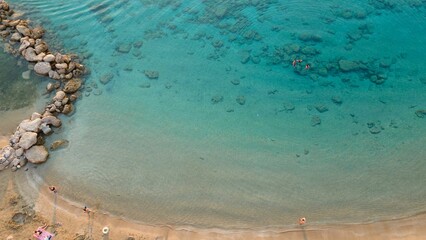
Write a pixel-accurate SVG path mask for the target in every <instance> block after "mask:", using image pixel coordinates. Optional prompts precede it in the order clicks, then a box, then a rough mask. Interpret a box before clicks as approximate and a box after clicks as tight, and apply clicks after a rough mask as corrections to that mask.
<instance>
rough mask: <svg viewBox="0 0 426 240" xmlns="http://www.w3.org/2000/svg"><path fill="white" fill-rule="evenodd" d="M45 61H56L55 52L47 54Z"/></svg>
mask: <svg viewBox="0 0 426 240" xmlns="http://www.w3.org/2000/svg"><path fill="white" fill-rule="evenodd" d="M43 61H45V62H53V61H55V56H54V55H53V54H47V55H46V56H44V58H43Z"/></svg>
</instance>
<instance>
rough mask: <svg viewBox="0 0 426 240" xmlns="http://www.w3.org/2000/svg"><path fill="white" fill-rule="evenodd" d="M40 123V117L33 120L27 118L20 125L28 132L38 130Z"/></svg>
mask: <svg viewBox="0 0 426 240" xmlns="http://www.w3.org/2000/svg"><path fill="white" fill-rule="evenodd" d="M40 124H41V119H40V118H37V119H34V120H32V121H31V120H28V119H25V120H23V121H22V122H21V123H20V124H19V127H20V128H21V129H23V130H25V131H26V132H37V131H38V128H39V127H40Z"/></svg>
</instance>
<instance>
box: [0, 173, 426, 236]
mask: <svg viewBox="0 0 426 240" xmlns="http://www.w3.org/2000/svg"><path fill="white" fill-rule="evenodd" d="M15 174H20V173H12V172H10V171H8V170H6V171H3V172H1V173H0V180H1V181H2V183H4V184H2V186H4V189H0V197H1V199H2V200H1V203H0V204H1V205H0V236H1V239H9V240H11V239H31V238H32V233H33V232H34V230H35V229H37V227H39V226H42V225H43V224H44V223H48V224H50V227H49V230H50V231H52V232H56V238H55V239H70V240H71V239H79V240H84V239H103V240H104V239H123V240H127V239H129V240H130V239H152V240H165V239H171V240H175V239H176V240H177V239H241V240H242V239H245V240H247V239H283V240H285V239H301V240H320V239H321V240H326V239H330V240H335V239H349V240H351V239H372V240H379V239H380V240H385V239H386V240H390V239H404V240H420V239H424V236H426V214H419V215H416V216H412V217H409V218H402V219H395V220H388V221H381V222H374V223H365V224H335V225H310V224H309V222H308V224H306V225H304V226H297V225H295V226H294V227H289V228H288V229H283V230H280V231H272V230H264V231H248V230H235V231H232V230H226V231H224V230H220V229H175V228H173V227H169V226H165V227H157V226H148V225H143V224H139V223H136V222H132V221H126V220H124V219H122V218H119V217H115V216H111V215H109V214H106V213H102V212H99V211H97V210H96V209H92V211H91V213H89V214H87V213H85V212H84V211H83V209H82V206H81V205H80V204H76V203H73V202H70V201H68V200H66V199H64V198H62V197H61V193H60V189H59V191H58V193H57V194H56V196H55V194H54V193H53V192H51V191H49V189H48V186H41V190H40V191H39V192H37V193H36V195H37V199H28V196H23V195H21V193H20V192H21V191H20V187H19V184H18V183H17V181H16V180H15V177H14V175H15ZM5 183H7V184H6V185H5ZM55 202H56V204H55ZM55 206H56V207H55ZM17 213H21V214H24V216H25V218H23V219H24V220H22V219H21V221H16V219H15V221H14V220H13V216H14V215H15V214H17ZM308 220H309V218H308ZM313 224H314V223H313ZM105 226H107V227H109V230H110V232H109V234H108V235H103V234H102V229H103V228H104V227H105ZM132 237H133V238H132Z"/></svg>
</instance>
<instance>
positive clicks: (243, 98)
mask: <svg viewBox="0 0 426 240" xmlns="http://www.w3.org/2000/svg"><path fill="white" fill-rule="evenodd" d="M235 101H237V103H238V104H240V105H244V104H246V98H245V97H244V96H238V97H237V98H236V99H235Z"/></svg>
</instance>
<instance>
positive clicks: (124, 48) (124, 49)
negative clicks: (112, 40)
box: [115, 43, 132, 53]
mask: <svg viewBox="0 0 426 240" xmlns="http://www.w3.org/2000/svg"><path fill="white" fill-rule="evenodd" d="M131 49H132V44H130V43H129V44H121V45H120V46H118V47H117V48H116V49H115V50H116V51H117V52H119V53H129V52H130V50H131Z"/></svg>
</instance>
